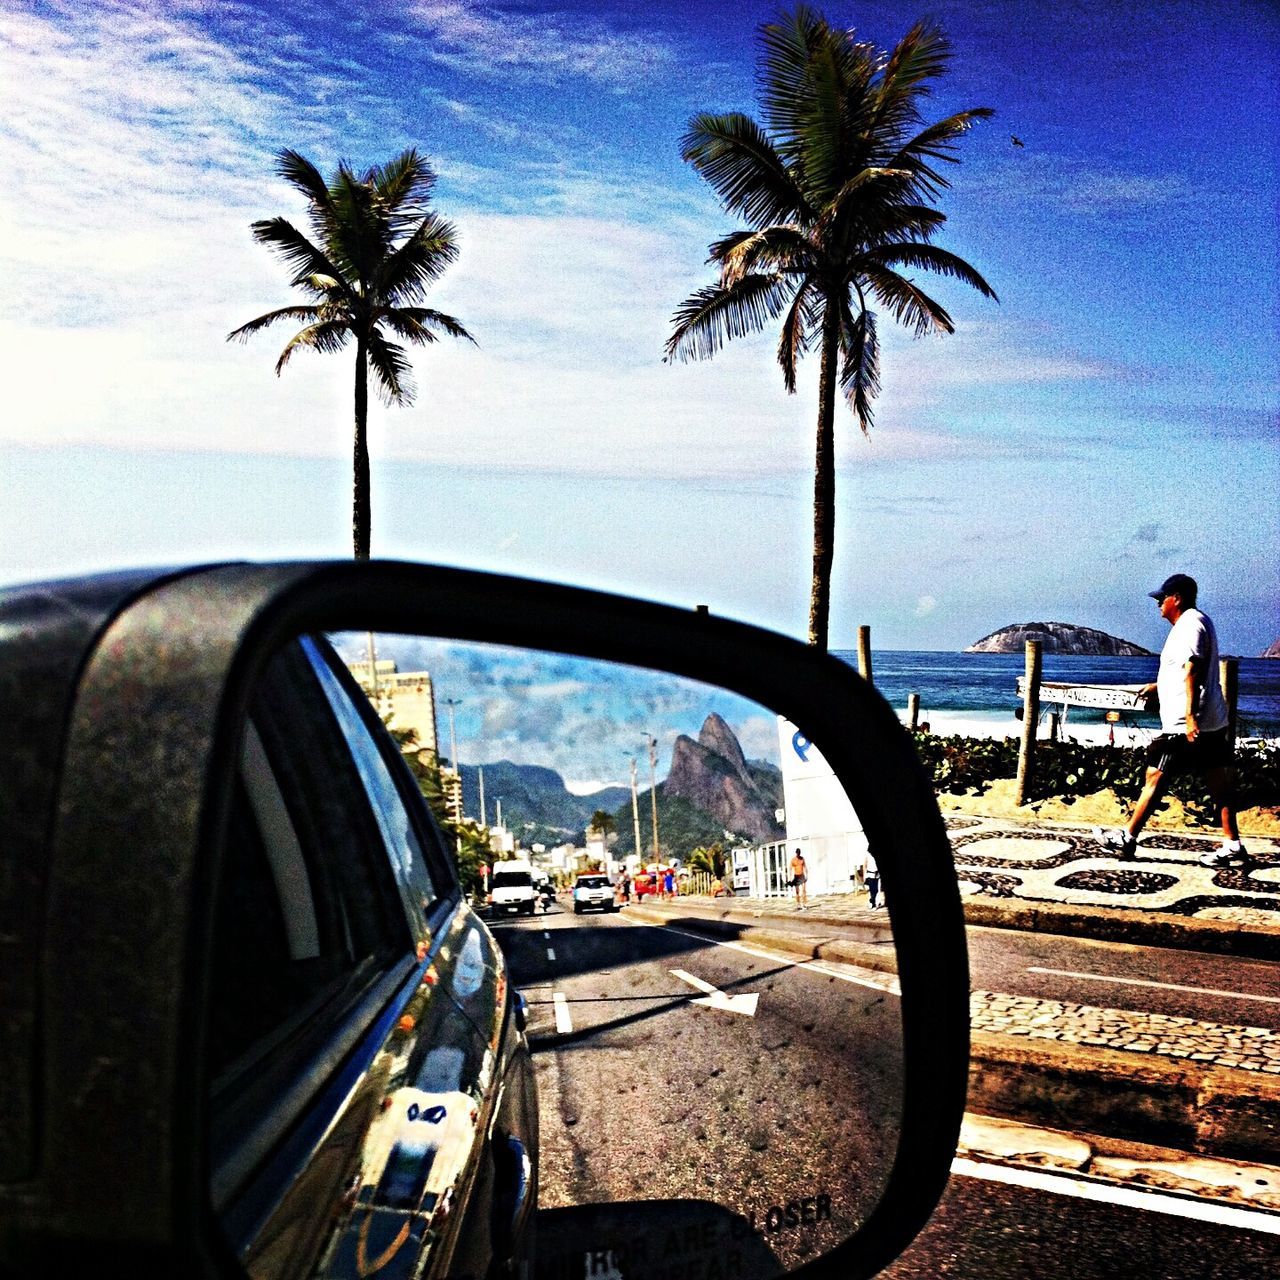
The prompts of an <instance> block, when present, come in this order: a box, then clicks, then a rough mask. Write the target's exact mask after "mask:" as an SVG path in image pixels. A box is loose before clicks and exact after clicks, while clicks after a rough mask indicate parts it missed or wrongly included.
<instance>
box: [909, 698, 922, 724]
mask: <svg viewBox="0 0 1280 1280" xmlns="http://www.w3.org/2000/svg"><path fill="white" fill-rule="evenodd" d="M919 723H920V695H919V694H918V693H909V694H907V728H909V729H910V730H911V732H912V733H915V731H916V725H918V724H919Z"/></svg>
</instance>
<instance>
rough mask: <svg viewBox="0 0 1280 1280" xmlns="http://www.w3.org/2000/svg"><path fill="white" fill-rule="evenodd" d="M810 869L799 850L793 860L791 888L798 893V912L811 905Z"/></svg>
mask: <svg viewBox="0 0 1280 1280" xmlns="http://www.w3.org/2000/svg"><path fill="white" fill-rule="evenodd" d="M808 883H809V867H808V864H807V863H806V862H805V860H804V854H803V853H801V852H800V850H799V849H797V850H796V851H795V856H794V857H793V858H792V859H791V887H792V888H793V889H794V890H795V891H796V910H797V911H803V910H804V909H805V907H807V906H808V905H809V890H808V888H807V887H806V886H807V885H808Z"/></svg>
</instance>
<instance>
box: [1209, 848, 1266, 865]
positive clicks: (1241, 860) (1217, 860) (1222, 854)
mask: <svg viewBox="0 0 1280 1280" xmlns="http://www.w3.org/2000/svg"><path fill="white" fill-rule="evenodd" d="M1252 861H1253V859H1252V858H1250V857H1249V852H1248V850H1247V849H1246V848H1245V847H1244V845H1241V846H1240V847H1239V848H1238V849H1228V848H1227V846H1226V845H1225V844H1224V845H1223V846H1222V848H1221V849H1214V850H1212V851H1211V852H1209V853H1202V854H1201V855H1200V863H1201V865H1202V866H1206V867H1247V866H1248V865H1249V863H1250V862H1252Z"/></svg>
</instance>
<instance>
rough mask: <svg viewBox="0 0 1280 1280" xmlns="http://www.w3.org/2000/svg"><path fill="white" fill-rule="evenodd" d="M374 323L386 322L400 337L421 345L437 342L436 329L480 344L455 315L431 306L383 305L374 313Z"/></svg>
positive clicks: (452, 336) (453, 336)
mask: <svg viewBox="0 0 1280 1280" xmlns="http://www.w3.org/2000/svg"><path fill="white" fill-rule="evenodd" d="M374 323H375V324H384V323H385V324H386V325H387V327H388V328H390V329H393V330H394V331H395V332H396V333H398V334H399V335H400V337H402V338H407V339H408V340H409V341H410V342H416V343H418V344H420V345H421V344H425V343H428V342H435V341H436V334H435V332H434V331H435V330H436V329H439V330H440V331H441V332H443V333H447V334H448V335H449V336H450V337H451V338H462V339H465V340H466V341H467V342H470V343H471V344H472V345H473V346H476V345H478V344H477V343H476V340H475V338H473V337H472V336H471V334H470V333H468V332H467V330H466V329H465V328H464V327H463V326H462V324H461V323H460V322H459V321H458V320H455V319H454V318H453V316H447V315H445V314H444V312H443V311H434V310H432V308H430V307H383V308H382V309H381V310H379V311H377V312H375V313H374Z"/></svg>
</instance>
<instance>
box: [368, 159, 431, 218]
mask: <svg viewBox="0 0 1280 1280" xmlns="http://www.w3.org/2000/svg"><path fill="white" fill-rule="evenodd" d="M366 181H368V182H372V183H373V186H374V189H375V190H376V191H377V193H378V198H379V199H380V200H381V201H382V202H383V204H385V205H386V207H387V208H389V209H397V210H398V209H401V208H403V207H404V206H405V205H408V204H412V205H417V204H422V203H425V201H426V200H427V199H428V198H429V197H430V195H431V192H432V191H433V190H434V188H435V185H436V174H435V170H434V169H433V168H432V167H431V164H430V162H429V161H428V160H427V158H426V157H425V156H421V155H419V154H418V151H417V149H416V148H415V147H410V148H409V149H408V150H407V151H402V152H401V153H400V154H399V155H398V156H396V158H395V159H394V160H389V161H388V162H387V163H386V164H384V165H379V166H378V167H377V168H375V169H370V170H369V172H368V174H367V175H366Z"/></svg>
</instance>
